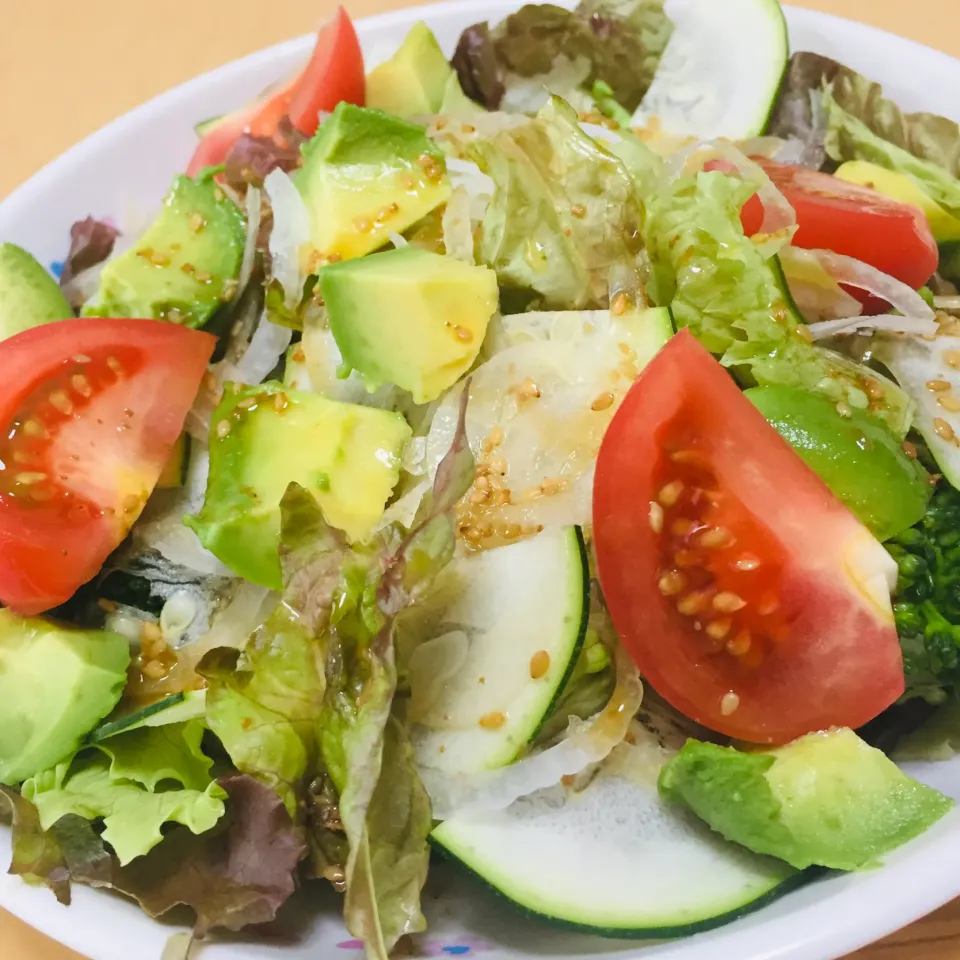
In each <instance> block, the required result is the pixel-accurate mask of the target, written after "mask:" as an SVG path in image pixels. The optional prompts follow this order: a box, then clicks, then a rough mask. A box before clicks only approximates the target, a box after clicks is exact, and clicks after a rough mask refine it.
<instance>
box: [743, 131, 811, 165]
mask: <svg viewBox="0 0 960 960" xmlns="http://www.w3.org/2000/svg"><path fill="white" fill-rule="evenodd" d="M737 148H738V149H739V150H740V152H741V153H743V154H744V156H747V157H765V158H766V159H767V160H774V161H776V162H777V163H793V164H802V163H803V160H804V158H805V156H806V150H807V145H806V144H805V143H804V142H803V141H802V140H797V139H795V138H792V137H791V138H790V139H789V140H782V139H781V138H780V137H752V138H751V139H749V140H741V141H739V142H738V143H737Z"/></svg>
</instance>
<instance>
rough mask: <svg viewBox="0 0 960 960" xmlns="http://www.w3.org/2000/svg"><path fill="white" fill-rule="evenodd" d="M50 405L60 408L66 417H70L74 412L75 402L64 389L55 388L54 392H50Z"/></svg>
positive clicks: (56, 408)
mask: <svg viewBox="0 0 960 960" xmlns="http://www.w3.org/2000/svg"><path fill="white" fill-rule="evenodd" d="M50 406H52V407H53V408H54V409H55V410H58V411H59V412H60V413H62V414H63V415H64V416H65V417H69V416H70V414H71V413H73V403H72V402H71V401H70V398H69V397H68V396H67V395H66V394H65V393H64V392H63V391H62V390H54V391H53V393H51V394H50Z"/></svg>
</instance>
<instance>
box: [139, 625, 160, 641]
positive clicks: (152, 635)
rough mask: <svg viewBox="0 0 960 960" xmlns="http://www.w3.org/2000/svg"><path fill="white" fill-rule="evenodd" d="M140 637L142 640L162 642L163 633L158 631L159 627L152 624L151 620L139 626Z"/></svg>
mask: <svg viewBox="0 0 960 960" xmlns="http://www.w3.org/2000/svg"><path fill="white" fill-rule="evenodd" d="M140 636H141V637H143V639H144V640H153V641H156V640H162V639H163V631H162V630H161V629H160V625H159V624H156V623H154V622H153V621H152V620H144V621H143V622H142V623H141V624H140Z"/></svg>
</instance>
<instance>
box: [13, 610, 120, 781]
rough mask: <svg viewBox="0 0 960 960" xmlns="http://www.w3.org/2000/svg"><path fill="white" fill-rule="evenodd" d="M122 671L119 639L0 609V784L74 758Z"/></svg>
mask: <svg viewBox="0 0 960 960" xmlns="http://www.w3.org/2000/svg"><path fill="white" fill-rule="evenodd" d="M129 664H130V645H129V643H128V642H127V640H126V638H125V637H122V636H120V634H118V633H109V632H107V631H105V630H80V629H79V628H76V627H70V626H66V625H63V624H58V623H53V622H51V621H48V620H40V619H24V618H22V617H18V616H16V615H15V614H13V613H11V612H10V611H9V610H0V783H5V784H10V785H12V784H16V783H20V782H21V781H22V780H26V779H27V778H28V777H32V776H33V775H34V774H36V773H39V772H40V771H41V770H46V769H48V768H50V767H52V766H54V765H55V764H57V763H59V762H60V761H61V760H63V759H64V758H65V757H68V756H70V755H71V754H73V753H74V752H75V751H76V750H77V749H78V748H79V746H80V744H81V742H82V741H83V739H84V737H86V735H87V734H88V733H89V732H90V731H91V730H92V729H93V728H94V727H95V726H96V725H97V724H98V723H99V722H100V720H102V719H103V718H104V717H105V716H106V715H107V714H108V713H110V711H111V710H113V708H114V706H115V705H116V704H117V701H119V699H120V695H121V694H122V693H123V688H124V686H125V685H126V682H127V667H128V666H129Z"/></svg>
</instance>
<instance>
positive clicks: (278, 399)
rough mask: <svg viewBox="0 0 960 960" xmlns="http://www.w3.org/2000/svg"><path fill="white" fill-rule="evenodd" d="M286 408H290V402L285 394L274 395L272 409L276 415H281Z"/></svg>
mask: <svg viewBox="0 0 960 960" xmlns="http://www.w3.org/2000/svg"><path fill="white" fill-rule="evenodd" d="M288 406H290V401H289V399H288V398H287V395H286V394H285V393H277V394H274V397H273V409H274V410H276V411H277V413H282V412H283V411H284V410H286V409H287V407H288Z"/></svg>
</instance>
